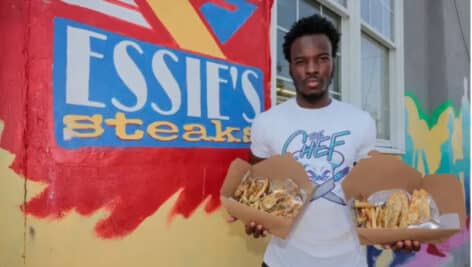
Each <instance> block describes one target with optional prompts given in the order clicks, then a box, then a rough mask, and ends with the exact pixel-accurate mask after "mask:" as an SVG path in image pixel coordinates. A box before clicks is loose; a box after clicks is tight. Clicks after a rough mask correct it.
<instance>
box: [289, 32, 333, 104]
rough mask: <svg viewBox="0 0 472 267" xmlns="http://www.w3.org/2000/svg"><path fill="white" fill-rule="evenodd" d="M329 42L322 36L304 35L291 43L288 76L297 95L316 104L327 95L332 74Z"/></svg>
mask: <svg viewBox="0 0 472 267" xmlns="http://www.w3.org/2000/svg"><path fill="white" fill-rule="evenodd" d="M331 50H332V49H331V42H330V41H329V39H328V37H327V36H326V35H324V34H313V35H305V36H302V37H300V38H298V39H296V40H295V41H294V42H293V43H292V47H291V50H290V57H291V62H290V75H291V76H292V79H293V82H294V83H295V88H296V89H297V93H298V94H299V95H300V96H301V97H303V98H304V99H305V100H307V101H308V102H312V103H313V102H316V101H318V100H319V99H321V98H322V97H323V96H325V95H326V94H327V93H328V86H329V84H330V82H331V74H332V73H333V57H332V55H331Z"/></svg>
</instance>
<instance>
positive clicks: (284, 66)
mask: <svg viewBox="0 0 472 267" xmlns="http://www.w3.org/2000/svg"><path fill="white" fill-rule="evenodd" d="M284 36H285V32H284V31H281V30H277V76H282V77H284V78H287V79H290V75H289V71H288V62H287V60H285V56H284V52H283V48H282V44H283V42H284Z"/></svg>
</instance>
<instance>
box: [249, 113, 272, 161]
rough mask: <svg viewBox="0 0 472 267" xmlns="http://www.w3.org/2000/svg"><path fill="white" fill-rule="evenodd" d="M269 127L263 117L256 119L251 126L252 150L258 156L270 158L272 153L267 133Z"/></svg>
mask: <svg viewBox="0 0 472 267" xmlns="http://www.w3.org/2000/svg"><path fill="white" fill-rule="evenodd" d="M266 132H267V128H266V127H265V126H264V124H263V121H262V120H261V117H260V116H258V117H256V118H255V119H254V121H253V122H252V126H251V146H250V148H251V152H252V154H253V155H254V156H256V157H258V158H268V157H270V156H271V154H270V145H269V136H267V134H266Z"/></svg>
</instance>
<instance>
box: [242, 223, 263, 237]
mask: <svg viewBox="0 0 472 267" xmlns="http://www.w3.org/2000/svg"><path fill="white" fill-rule="evenodd" d="M246 234H248V235H252V236H254V238H259V237H266V235H267V234H268V231H267V229H265V228H264V227H263V226H262V225H260V224H256V223H255V222H250V223H249V224H246Z"/></svg>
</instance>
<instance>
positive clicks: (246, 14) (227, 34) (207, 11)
mask: <svg viewBox="0 0 472 267" xmlns="http://www.w3.org/2000/svg"><path fill="white" fill-rule="evenodd" d="M225 1H226V2H228V3H230V4H232V5H233V6H236V7H237V10H236V11H231V10H228V9H225V8H223V7H220V6H217V5H215V4H213V3H206V4H203V5H202V6H201V7H200V12H202V14H203V17H204V18H205V19H206V21H207V22H208V24H209V25H210V28H211V29H212V31H213V32H214V33H215V35H216V37H217V38H218V40H219V41H220V42H221V43H222V44H225V43H226V42H227V41H228V40H229V39H230V38H231V37H232V36H233V35H234V34H235V33H236V32H237V31H238V30H239V29H240V28H241V27H242V26H243V25H244V23H246V21H247V20H248V19H249V18H250V17H251V15H252V14H253V13H254V11H256V9H257V7H256V6H255V5H253V4H251V3H248V2H247V1H245V0H225Z"/></svg>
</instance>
